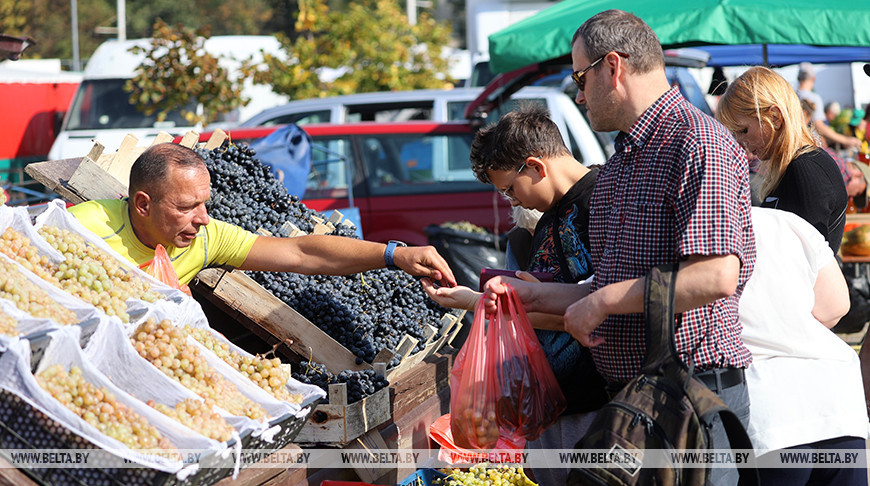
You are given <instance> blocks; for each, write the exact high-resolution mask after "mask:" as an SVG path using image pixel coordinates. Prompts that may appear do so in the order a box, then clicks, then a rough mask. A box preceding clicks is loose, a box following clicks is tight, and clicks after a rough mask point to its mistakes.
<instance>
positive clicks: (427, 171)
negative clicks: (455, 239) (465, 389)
mask: <svg viewBox="0 0 870 486" xmlns="http://www.w3.org/2000/svg"><path fill="white" fill-rule="evenodd" d="M278 128H280V127H279V126H271V127H261V128H235V129H230V130H228V133H229V135H230V138H231V140H232V141H233V142H234V143H239V142H248V143H250V142H252V141H255V140H258V139H260V138H263V137H265V136H267V135H269V134H271V133H272V132H274V131H275V130H276V129H278ZM302 129H303V130H305V132H307V133H308V134H309V135H310V137H311V142H312V168H311V172H310V173H309V175H308V180H307V182H306V190H305V195H304V197H303V199H302V200H303V202H304V203H305V204H306V205H307V206H308V207H310V208H312V209H315V210H317V211H321V212H327V213H328V212H330V211H331V210H333V209H338V210H339V211H341V210H342V209H345V208H348V207H356V208H358V209H359V213H360V220H361V223H362V233H363V237H364V238H365V239H367V240H372V241H381V242H386V241H388V240H391V239H396V240H403V241H406V242H407V243H409V244H416V245H422V244H426V243H427V237H426V233H425V231H424V229H425V228H426V227H427V226H429V225H438V224H441V223H444V222H447V221H468V222H471V223H473V224H476V225H478V226H482V227H484V228H487V229H488V230H490V231H495V232H498V233H502V232H505V231H507V230H508V229H509V228H510V220H509V218H510V204H509V203H508V202H507V201H506V200H505V199H504V198H503V197H501V196H500V195H499V194H498V192H496V191H495V190H494V188H493V186H492V185H490V184H483V183H481V182H480V181H478V180H477V179H476V178H475V177H474V174H473V173H472V171H471V162H470V161H469V157H468V155H469V151H470V147H471V141H472V140H473V138H474V132H473V131H472V128H471V127H470V126H469V125H468V124H466V123H434V122H400V123H373V122H367V123H348V124H309V125H304V126H303V127H302ZM210 135H211V134H210V133H204V134H202V135H201V138H200V140H201V141H205V140H207V139H208V137H209V136H210ZM348 181H351V183H350V184H348Z"/></svg>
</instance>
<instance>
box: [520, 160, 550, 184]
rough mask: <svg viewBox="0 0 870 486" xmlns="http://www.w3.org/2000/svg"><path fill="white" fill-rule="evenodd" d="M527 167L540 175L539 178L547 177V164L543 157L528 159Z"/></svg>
mask: <svg viewBox="0 0 870 486" xmlns="http://www.w3.org/2000/svg"><path fill="white" fill-rule="evenodd" d="M525 162H526V167H528V168H530V169H532V170H533V171H535V172H537V173H538V176H539V177H540V178H541V179H543V178H544V177H547V169H548V167H547V163H546V162H544V159H543V158H542V157H526V160H525Z"/></svg>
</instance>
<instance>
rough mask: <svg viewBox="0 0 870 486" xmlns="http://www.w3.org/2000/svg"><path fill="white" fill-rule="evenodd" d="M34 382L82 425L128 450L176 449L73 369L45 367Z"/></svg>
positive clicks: (74, 367)
mask: <svg viewBox="0 0 870 486" xmlns="http://www.w3.org/2000/svg"><path fill="white" fill-rule="evenodd" d="M36 381H37V383H39V386H40V387H42V388H43V389H44V390H45V391H47V392H48V393H50V394H51V396H53V397H54V398H55V399H56V400H57V401H59V402H60V403H61V404H63V406H65V407H66V408H68V409H70V410H72V411H73V413H75V414H76V415H78V416H79V417H81V418H82V419H84V421H85V422H87V423H89V424H91V425H93V426H94V427H95V428H96V429H97V430H99V431H100V432H102V433H103V434H106V435H108V436H109V437H112V438H113V439H116V440H118V441H119V442H121V443H122V444H124V445H125V446H127V447H129V448H131V449H167V450H175V449H176V447H175V446H174V445H173V444H172V442H171V441H170V440H169V439H167V438H166V437H164V436H163V435H162V434H161V433H160V431H159V430H157V429H156V428H155V427H154V426H152V425H151V424H149V423H148V420H146V419H145V417H143V416H142V415H139V414H138V413H136V411H135V410H133V409H132V408H130V407H128V406H127V405H125V404H124V403H122V402H120V401H118V399H117V398H116V397H115V395H114V394H112V393H111V392H110V391H108V390H107V389H106V388H98V387H97V386H95V385H93V384H91V383H90V382H88V381H87V380H85V378H84V376H83V375H82V370H81V368H79V367H77V366H73V367H71V368H70V370H69V372H67V371H66V369H64V367H63V366H61V365H60V364H55V365H52V366H49V367H48V368H46V369H45V370H43V371H42V372H41V373H39V374H38V375H37V376H36Z"/></svg>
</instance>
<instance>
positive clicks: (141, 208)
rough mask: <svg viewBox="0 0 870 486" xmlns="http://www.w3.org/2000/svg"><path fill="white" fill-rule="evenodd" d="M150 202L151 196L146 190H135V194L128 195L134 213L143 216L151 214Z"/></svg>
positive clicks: (151, 202)
mask: <svg viewBox="0 0 870 486" xmlns="http://www.w3.org/2000/svg"><path fill="white" fill-rule="evenodd" d="M152 204H153V201H152V200H151V196H149V195H148V193H146V192H143V191H136V194H133V195H132V196H130V206H132V208H133V211H135V212H136V214H138V215H139V216H141V217H143V218H144V217H147V216H148V215H150V214H151V210H152Z"/></svg>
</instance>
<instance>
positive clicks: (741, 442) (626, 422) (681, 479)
mask: <svg viewBox="0 0 870 486" xmlns="http://www.w3.org/2000/svg"><path fill="white" fill-rule="evenodd" d="M676 276H677V265H662V266H659V267H655V268H653V269H652V271H651V272H650V274H649V275H648V277H647V279H646V285H645V295H644V316H645V325H646V350H647V354H646V358H645V360H644V364H643V366H642V367H641V373H640V375H639V376H637V377H636V378H635V379H634V380H632V381H631V382H629V383H628V385H626V386H625V388H623V389H622V391H620V392H619V393H618V394H617V395H616V396H615V397H614V398H613V400H611V401H610V402H609V403H608V404H606V405H604V407H602V408H601V410H599V411H598V414H597V416H596V417H595V420H594V421H593V422H592V425H591V426H590V427H589V430H588V431H587V432H586V435H584V436H583V438H582V439H580V441H579V442H577V444H576V445H575V449H579V450H589V449H593V450H596V451H608V454H605V456H604V457H605V458H606V459H605V461H603V462H602V463H601V467H579V468H574V469H572V470H571V472H570V474H569V476H568V484H569V485H588V484H607V485H648V484H656V485H677V484H680V485H703V484H706V483H707V482H708V480H709V476H710V472H711V469H710V467H709V466H708V467H681V465H680V464H673V463H672V464H671V467H664V468H661V467H655V468H653V467H644V459H645V458H644V451H647V450H649V451H650V452H651V451H652V450H658V451H668V452H670V451H674V452H685V451H689V452H704V451H705V450H707V449H710V446H711V443H712V438H711V430H712V420H713V418H714V417H715V416H716V415H717V414H718V415H719V416H720V417H721V418H722V423H723V425H724V426H725V431H726V432H727V434H728V440H729V442H730V443H731V448H732V449H744V450H751V449H752V444H751V442H750V441H749V436H747V435H746V431H745V430H744V428H743V425H742V424H741V423H740V419H739V418H737V415H735V414H734V412H733V411H731V409H729V408H728V406H727V405H725V403H724V402H723V401H722V399H721V398H719V396H718V395H716V394H715V393H713V392H712V391H711V390H710V389H709V388H708V387H707V386H706V385H704V384H703V383H701V382H700V381H699V380H698V379H697V378H695V377H693V376H692V374H693V371H692V370H693V367H691V366H686V365H685V364H684V363H683V362H682V361H681V360H680V359H679V358H678V357H677V354H676V347H675V345H674V331H675V328H674V288H675V282H676ZM599 457H600V456H599ZM646 459H647V460H648V461H652V459H653V458H652V457H651V456H648V457H647V458H646ZM751 460H752V462H753V463H754V456H753V457H752V458H751ZM656 462H658V461H656ZM659 464H660V463H659ZM739 471H740V479H741V484H744V481H748V483H745V484H758V471H757V470H756V469H754V468H748V467H742V468H740V469H739Z"/></svg>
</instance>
